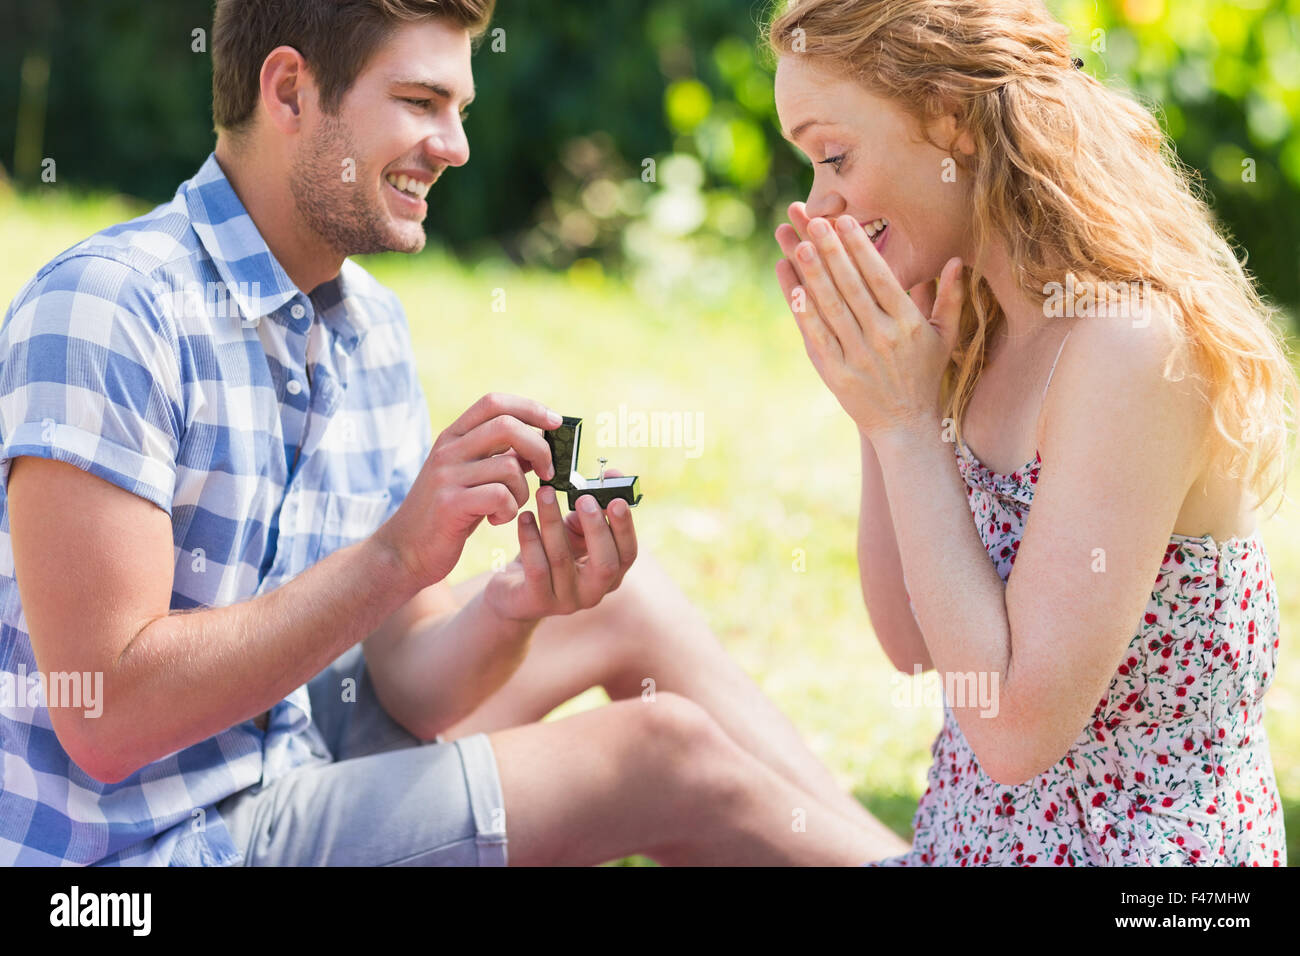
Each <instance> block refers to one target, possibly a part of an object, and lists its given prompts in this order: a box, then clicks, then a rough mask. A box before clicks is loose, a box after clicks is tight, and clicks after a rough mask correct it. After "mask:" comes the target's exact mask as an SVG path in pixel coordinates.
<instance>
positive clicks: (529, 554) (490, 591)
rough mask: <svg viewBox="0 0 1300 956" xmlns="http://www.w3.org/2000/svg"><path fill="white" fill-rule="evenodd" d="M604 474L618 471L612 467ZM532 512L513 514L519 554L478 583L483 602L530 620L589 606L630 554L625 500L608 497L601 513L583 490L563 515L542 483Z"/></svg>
mask: <svg viewBox="0 0 1300 956" xmlns="http://www.w3.org/2000/svg"><path fill="white" fill-rule="evenodd" d="M605 474H606V475H607V476H610V477H619V473H618V472H616V471H614V470H613V469H610V470H607V471H606V472H605ZM584 505H590V506H591V510H587V509H586V508H585V507H584ZM537 512H538V518H537V520H534V518H533V515H532V513H531V512H528V511H525V512H523V513H521V514H520V515H519V520H518V522H517V527H518V531H519V555H518V556H517V557H516V558H515V560H514V561H512V562H511V563H510V564H508V565H507V566H506V567H504V568H503V569H502V570H500V571H498V572H497V573H496V574H493V575H492V576H491V577H490V578H489V579H488V583H487V586H486V587H485V588H484V592H483V598H484V601H485V602H486V604H487V606H488V607H489V608H490V609H491V610H492V611H493V612H494V613H496V614H497V615H498V616H500V617H501V618H503V619H507V620H518V621H536V620H540V619H541V618H543V617H551V616H554V615H562V614H572V613H573V612H574V611H578V610H582V609H585V608H590V607H595V606H596V605H597V604H599V603H600V601H601V599H603V598H604V597H605V595H606V594H608V593H609V592H610V591H613V590H615V589H617V588H618V586H619V585H620V584H621V583H622V582H623V576H624V575H625V574H627V572H628V569H629V568H630V567H632V562H633V561H635V560H636V549H637V545H636V529H635V528H634V527H633V526H632V510H631V508H629V507H628V504H627V502H626V501H623V500H621V499H619V500H616V501H614V502H613V503H611V504H610V505H609V508H608V519H606V514H605V513H604V512H602V511H601V510H600V507H599V506H598V505H597V504H596V499H595V498H593V497H592V496H591V495H583V496H582V497H581V498H579V499H578V509H577V510H576V511H574V512H572V513H571V514H570V515H568V517H567V518H564V517H561V515H560V505H559V502H558V500H557V499H556V495H555V489H553V488H550V487H547V486H543V487H541V488H539V489H538V490H537ZM538 521H540V523H541V524H540V528H539V526H538Z"/></svg>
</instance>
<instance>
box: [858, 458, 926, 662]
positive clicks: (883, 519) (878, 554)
mask: <svg viewBox="0 0 1300 956" xmlns="http://www.w3.org/2000/svg"><path fill="white" fill-rule="evenodd" d="M859 435H860V438H861V441H862V505H861V511H860V512H859V515H858V574H859V576H860V577H861V579H862V599H863V601H864V602H865V603H866V605H867V615H868V617H870V618H871V627H872V628H873V629H874V630H875V632H876V639H877V640H878V641H880V646H881V647H882V648H883V649H884V651H885V653H886V654H887V655H888V656H889V660H890V662H891V663H892V664H893V665H894V666H895V667H896V668H898V669H899V670H900V671H902V672H903V673H905V674H912V673H914V671H915V667H916V666H918V665H919V666H920V669H921V670H923V671H927V670H929V669H930V668H932V667H933V666H934V664H933V663H932V662H931V661H930V652H929V651H928V650H926V647H925V638H924V637H922V635H921V628H920V626H919V625H918V624H917V620H916V617H915V614H914V612H913V610H912V605H911V601H910V599H909V597H908V593H907V587H906V585H905V583H904V581H903V562H902V559H901V558H900V557H899V554H898V539H897V536H896V535H895V534H894V520H893V518H891V517H890V514H889V499H888V498H887V496H886V494H885V481H884V477H883V476H882V475H881V473H880V460H879V459H878V458H877V457H876V451H875V449H874V448H872V447H871V440H870V439H869V438H867V436H866V435H864V434H861V433H859Z"/></svg>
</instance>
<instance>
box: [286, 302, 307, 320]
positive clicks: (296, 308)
mask: <svg viewBox="0 0 1300 956" xmlns="http://www.w3.org/2000/svg"><path fill="white" fill-rule="evenodd" d="M289 314H290V315H292V316H293V317H294V318H295V319H301V318H302V317H303V316H304V315H306V314H307V310H306V309H304V308H303V307H302V305H300V304H299V303H297V302H295V303H294V304H293V308H292V309H290V310H289Z"/></svg>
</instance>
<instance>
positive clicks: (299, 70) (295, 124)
mask: <svg viewBox="0 0 1300 956" xmlns="http://www.w3.org/2000/svg"><path fill="white" fill-rule="evenodd" d="M260 80H261V99H262V108H263V109H264V110H265V111H266V113H267V117H268V118H269V119H270V121H271V124H272V125H273V126H275V128H276V129H278V130H280V132H282V133H296V132H298V130H299V129H300V128H301V126H302V112H303V106H304V104H305V102H306V101H307V100H309V99H310V98H311V97H312V96H314V95H315V84H314V83H313V81H312V77H311V73H310V72H309V71H308V69H307V61H306V60H304V59H303V58H302V54H301V53H299V52H298V51H297V50H295V49H294V48H293V47H291V46H278V47H276V48H275V49H274V50H272V51H271V52H270V53H268V54H267V56H266V59H265V60H263V61H262V73H261V77H260Z"/></svg>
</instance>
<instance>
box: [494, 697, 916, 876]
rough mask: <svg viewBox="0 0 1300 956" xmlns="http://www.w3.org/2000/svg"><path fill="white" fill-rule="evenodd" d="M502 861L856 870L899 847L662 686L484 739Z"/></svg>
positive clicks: (896, 841)
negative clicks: (634, 859)
mask: <svg viewBox="0 0 1300 956" xmlns="http://www.w3.org/2000/svg"><path fill="white" fill-rule="evenodd" d="M490 740H491V742H492V749H493V752H494V754H495V756H496V762H497V767H498V770H499V773H500V777H501V789H502V796H503V798H504V801H505V804H506V806H505V811H506V813H505V819H506V835H507V839H508V841H509V844H508V847H509V849H508V855H509V860H510V863H511V865H519V866H530V865H547V864H551V865H554V864H567V865H580V866H581V865H592V864H597V863H603V862H606V861H609V860H614V859H618V858H619V857H622V856H627V855H629V854H632V853H643V854H645V855H647V856H650V857H651V858H653V859H655V860H657V861H659V862H661V863H665V864H692V865H701V864H741V865H746V864H752V865H771V864H807V865H856V864H860V863H863V862H866V861H868V860H874V859H880V858H882V857H885V856H890V855H892V854H895V853H902V852H905V851H906V850H907V848H908V847H907V845H906V844H905V843H904V842H903V841H902V840H900V839H899V838H898V837H897V836H895V835H894V834H892V833H889V834H887V836H886V837H884V838H882V837H881V836H879V835H877V834H873V833H872V832H870V831H869V830H868V829H866V828H864V827H861V826H857V825H855V824H853V823H851V822H849V821H847V820H845V819H844V817H843V816H842V815H841V814H839V813H837V812H834V811H832V810H830V809H829V808H828V807H826V806H825V805H824V804H823V803H822V802H821V801H819V800H818V799H817V798H816V797H813V796H811V795H810V794H808V793H807V792H805V791H804V790H802V789H800V788H799V787H797V786H795V785H794V784H792V783H790V782H789V781H788V780H786V779H784V778H783V777H782V776H780V775H779V774H777V773H775V772H774V771H773V770H772V769H771V768H770V767H768V766H766V765H765V764H764V763H763V762H761V761H760V760H758V759H757V758H756V757H754V756H753V755H752V754H750V753H749V752H747V751H745V750H743V749H742V748H741V747H739V746H738V745H737V744H736V743H735V742H734V741H733V740H731V738H730V737H728V736H727V734H726V733H724V732H723V731H722V730H721V728H719V727H718V725H717V723H716V722H715V721H714V720H713V718H712V717H711V716H710V715H709V714H707V713H706V712H705V711H704V710H703V709H702V708H700V707H699V706H698V705H696V704H694V703H692V702H691V701H688V700H686V699H684V698H681V697H678V696H677V695H675V694H672V693H658V694H657V695H656V698H655V700H654V702H653V703H642V702H641V701H639V700H636V701H620V702H615V703H612V704H610V705H609V706H607V707H600V708H597V709H595V710H591V711H586V712H584V713H581V714H577V715H575V716H572V717H568V718H565V719H563V720H556V721H550V722H548V723H543V724H529V725H527V726H523V727H516V728H513V729H510V730H502V731H499V732H497V733H494V734H491V735H490Z"/></svg>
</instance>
